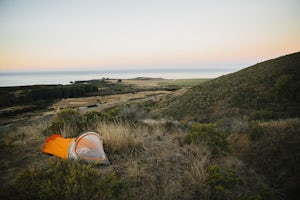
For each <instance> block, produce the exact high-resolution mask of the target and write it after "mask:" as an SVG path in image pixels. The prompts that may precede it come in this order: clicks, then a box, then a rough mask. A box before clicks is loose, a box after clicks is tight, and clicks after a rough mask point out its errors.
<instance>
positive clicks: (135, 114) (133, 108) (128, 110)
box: [119, 105, 148, 122]
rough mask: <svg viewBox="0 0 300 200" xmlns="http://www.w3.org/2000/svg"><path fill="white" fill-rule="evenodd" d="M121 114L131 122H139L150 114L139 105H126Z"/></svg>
mask: <svg viewBox="0 0 300 200" xmlns="http://www.w3.org/2000/svg"><path fill="white" fill-rule="evenodd" d="M119 115H120V116H121V117H123V118H124V119H125V120H128V121H130V122H137V121H138V120H142V119H145V118H147V116H148V114H147V112H146V111H145V110H144V109H143V108H140V107H139V106H137V105H126V106H124V107H122V108H121V109H120V111H119Z"/></svg>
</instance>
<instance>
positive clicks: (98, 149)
mask: <svg viewBox="0 0 300 200" xmlns="http://www.w3.org/2000/svg"><path fill="white" fill-rule="evenodd" d="M42 151H43V152H44V153H47V154H51V155H55V156H57V157H61V158H70V159H83V160H87V161H99V162H100V163H102V164H109V161H108V159H107V157H106V155H105V153H104V150H103V144H102V140H101V139H100V136H99V135H98V134H97V133H95V132H87V133H83V134H81V135H79V136H78V137H77V138H64V137H62V136H61V135H60V134H54V135H51V136H50V137H48V138H47V139H46V141H45V143H44V146H43V149H42Z"/></svg>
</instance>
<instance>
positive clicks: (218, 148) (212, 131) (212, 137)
mask: <svg viewBox="0 0 300 200" xmlns="http://www.w3.org/2000/svg"><path fill="white" fill-rule="evenodd" d="M184 141H185V143H187V144H191V143H194V144H202V143H204V144H207V145H208V146H209V147H210V148H211V149H212V153H213V154H216V153H219V152H222V151H228V150H229V149H228V142H227V140H226V137H225V135H224V134H223V133H222V132H221V131H219V130H217V129H216V127H215V125H214V124H195V125H193V126H192V129H191V131H190V132H189V133H188V134H187V135H186V136H185V139H184Z"/></svg>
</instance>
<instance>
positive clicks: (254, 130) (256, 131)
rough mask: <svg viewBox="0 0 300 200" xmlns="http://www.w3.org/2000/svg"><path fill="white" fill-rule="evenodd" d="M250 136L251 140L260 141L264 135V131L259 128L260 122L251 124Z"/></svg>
mask: <svg viewBox="0 0 300 200" xmlns="http://www.w3.org/2000/svg"><path fill="white" fill-rule="evenodd" d="M248 132H249V136H250V138H251V140H253V141H254V140H258V139H259V138H261V137H262V136H263V135H264V131H263V129H262V127H261V126H259V124H258V122H251V124H250V127H249V131H248Z"/></svg>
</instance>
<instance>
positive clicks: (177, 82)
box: [158, 78, 210, 87]
mask: <svg viewBox="0 0 300 200" xmlns="http://www.w3.org/2000/svg"><path fill="white" fill-rule="evenodd" d="M208 80H210V79H209V78H197V79H176V80H169V81H163V82H159V83H158V85H160V86H171V85H172V86H174V85H175V86H187V87H192V86H195V85H199V84H201V83H204V82H205V81H208Z"/></svg>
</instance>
